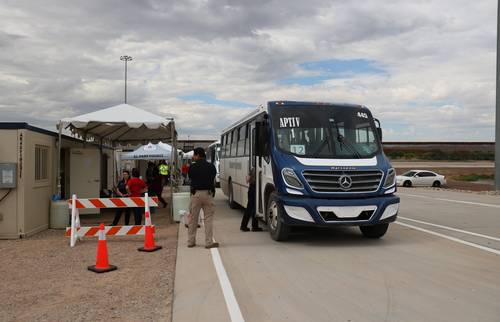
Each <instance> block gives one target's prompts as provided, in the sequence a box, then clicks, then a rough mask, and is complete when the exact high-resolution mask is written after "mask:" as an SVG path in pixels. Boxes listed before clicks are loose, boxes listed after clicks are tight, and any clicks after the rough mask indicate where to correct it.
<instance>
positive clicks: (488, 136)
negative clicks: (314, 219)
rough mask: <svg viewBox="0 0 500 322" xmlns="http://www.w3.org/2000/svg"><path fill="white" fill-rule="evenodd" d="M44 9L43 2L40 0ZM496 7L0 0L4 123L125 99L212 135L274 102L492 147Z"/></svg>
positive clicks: (461, 2)
mask: <svg viewBox="0 0 500 322" xmlns="http://www.w3.org/2000/svg"><path fill="white" fill-rule="evenodd" d="M42 3H43V4H42ZM496 4H497V2H496V1H493V0H488V1H486V0H476V1H470V0H467V1H465V0H412V1H409V0H408V1H403V0H400V1H396V0H385V1H379V0H378V1H375V0H373V1H340V0H308V1H304V0H283V1H262V0H252V1H245V0H239V1H211V0H180V1H160V0H158V1H156V0H142V1H139V0H130V1H124V0H120V1H117V0H107V1H103V0H85V1H67V0H60V1H32V0H13V1H11V0H2V1H1V2H0V121H24V122H29V123H31V124H33V125H38V126H41V127H44V128H51V129H53V128H54V124H55V123H56V121H57V120H58V119H60V118H63V117H68V116H74V115H78V114H82V113H86V112H91V111H95V110H97V109H100V108H104V107H109V106H112V105H115V104H119V103H122V102H123V62H121V61H120V59H119V58H120V56H121V55H125V54H127V55H130V56H132V57H133V61H132V62H131V63H130V64H129V74H128V76H129V83H128V84H129V88H128V90H129V95H128V102H129V103H130V104H132V105H135V106H137V107H140V108H143V109H146V110H149V111H151V112H155V113H159V114H162V115H173V116H174V117H175V118H176V123H177V126H178V129H179V132H180V134H181V135H182V136H187V135H191V137H216V136H217V135H218V133H219V132H220V130H221V129H222V128H224V127H226V126H227V125H229V124H230V123H232V122H234V121H236V120H237V119H239V118H240V117H241V116H243V115H244V114H246V113H248V112H249V111H251V110H252V109H253V108H255V107H256V106H258V105H260V104H265V102H267V101H271V100H308V101H326V102H349V103H359V104H364V105H366V106H368V107H369V108H370V109H371V111H372V113H373V114H374V115H375V117H378V118H379V119H380V120H381V122H382V125H383V128H384V135H385V139H386V140H387V141H429V140H432V141H443V140H449V141H462V140H465V141H479V140H487V141H492V140H494V115H495V114H494V113H495V60H496V56H495V51H496Z"/></svg>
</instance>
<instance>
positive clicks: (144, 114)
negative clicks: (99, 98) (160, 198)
mask: <svg viewBox="0 0 500 322" xmlns="http://www.w3.org/2000/svg"><path fill="white" fill-rule="evenodd" d="M63 128H65V129H69V130H70V131H71V132H72V133H73V135H75V136H79V137H81V138H82V139H83V140H84V141H85V142H94V143H98V144H99V145H100V146H101V147H102V145H103V143H107V144H110V145H111V146H113V147H116V146H126V145H136V144H138V143H142V144H147V143H148V142H153V143H157V142H160V141H162V140H163V141H167V140H170V141H171V142H172V146H174V147H175V146H176V139H175V136H176V135H175V122H174V119H173V118H171V117H169V118H165V117H163V116H159V115H156V114H153V113H150V112H148V111H145V110H142V109H140V108H137V107H135V106H132V105H129V104H119V105H116V106H112V107H108V108H105V109H102V110H98V111H95V112H91V113H87V114H82V115H78V116H74V117H68V118H64V119H62V120H60V121H59V124H58V129H59V147H58V149H59V152H58V159H57V161H58V162H57V177H58V179H57V193H58V195H59V196H60V195H61V176H60V155H61V134H62V130H63ZM172 151H173V150H172V149H171V154H172ZM172 159H175V156H174V155H171V157H170V160H171V161H170V162H172ZM171 179H172V178H171ZM170 182H172V180H170ZM171 190H172V189H171Z"/></svg>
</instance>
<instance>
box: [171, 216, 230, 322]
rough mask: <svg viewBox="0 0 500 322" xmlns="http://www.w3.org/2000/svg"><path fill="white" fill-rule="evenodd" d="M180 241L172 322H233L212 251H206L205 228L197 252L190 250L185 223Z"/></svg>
mask: <svg viewBox="0 0 500 322" xmlns="http://www.w3.org/2000/svg"><path fill="white" fill-rule="evenodd" d="M215 234H216V232H215ZM215 236H217V235H215ZM178 238H179V239H178V246H177V264H176V269H175V283H174V303H173V315H172V321H174V322H194V321H204V322H206V321H220V322H225V321H230V318H229V313H228V311H227V308H226V302H225V300H224V295H223V293H222V289H221V286H220V284H219V280H218V278H217V273H216V271H215V267H214V264H213V262H212V256H211V253H210V250H208V249H205V245H204V241H205V229H204V227H201V228H199V229H198V234H197V238H196V241H197V245H196V247H194V248H188V247H187V229H186V228H185V227H184V224H182V223H181V224H179V236H178ZM221 246H222V247H224V245H221Z"/></svg>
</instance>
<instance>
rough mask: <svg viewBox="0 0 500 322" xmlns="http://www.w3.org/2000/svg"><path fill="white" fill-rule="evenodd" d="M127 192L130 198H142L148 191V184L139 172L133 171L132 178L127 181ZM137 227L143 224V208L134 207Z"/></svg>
mask: <svg viewBox="0 0 500 322" xmlns="http://www.w3.org/2000/svg"><path fill="white" fill-rule="evenodd" d="M127 191H128V195H129V197H141V196H142V194H143V193H144V192H147V191H148V186H147V185H146V183H145V182H144V181H143V180H142V179H141V178H139V170H137V169H136V168H134V169H132V178H130V179H129V180H128V181H127ZM132 209H133V210H134V221H135V225H140V224H141V222H142V208H140V207H134V208H132Z"/></svg>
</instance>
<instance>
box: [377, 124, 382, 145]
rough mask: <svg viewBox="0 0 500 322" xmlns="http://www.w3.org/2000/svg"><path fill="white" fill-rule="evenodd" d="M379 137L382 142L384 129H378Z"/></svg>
mask: <svg viewBox="0 0 500 322" xmlns="http://www.w3.org/2000/svg"><path fill="white" fill-rule="evenodd" d="M377 135H378V138H379V140H380V142H382V129H381V128H379V127H377Z"/></svg>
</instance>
